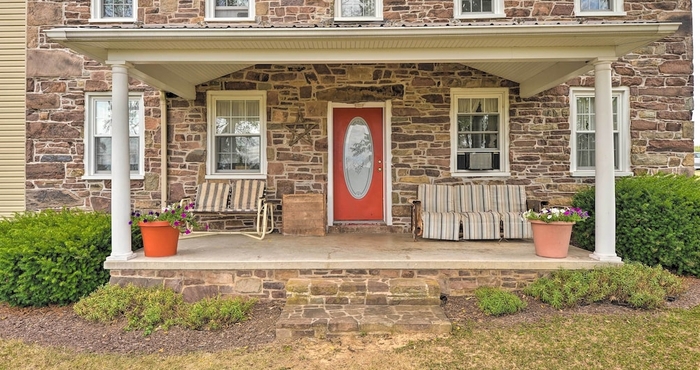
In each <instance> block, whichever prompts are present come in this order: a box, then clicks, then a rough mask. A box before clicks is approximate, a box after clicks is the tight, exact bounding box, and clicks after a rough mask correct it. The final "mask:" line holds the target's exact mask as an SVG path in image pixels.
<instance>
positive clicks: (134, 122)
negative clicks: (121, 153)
mask: <svg viewBox="0 0 700 370" xmlns="http://www.w3.org/2000/svg"><path fill="white" fill-rule="evenodd" d="M140 113H141V112H140V110H139V100H129V136H138V135H139V131H140V123H141V114H140Z"/></svg>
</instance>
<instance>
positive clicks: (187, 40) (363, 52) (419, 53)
mask: <svg viewBox="0 0 700 370" xmlns="http://www.w3.org/2000/svg"><path fill="white" fill-rule="evenodd" d="M679 26H680V23H627V22H621V23H607V22H605V23H585V24H581V23H579V22H575V23H574V22H572V23H561V22H560V23H521V24H517V23H500V24H499V23H471V24H458V25H440V26H427V25H426V26H423V25H421V26H405V25H404V26H366V25H363V26H354V27H336V26H325V27H323V26H301V25H294V26H287V27H277V26H275V27H253V26H248V27H230V26H220V27H216V26H197V25H189V26H159V27H153V26H150V27H144V26H136V25H134V26H118V27H112V26H110V27H72V28H54V29H51V30H47V31H46V35H47V36H48V37H49V38H51V39H52V40H53V41H55V42H58V43H60V44H62V45H64V46H66V47H68V48H70V49H72V50H75V51H77V52H79V53H82V54H84V55H86V56H88V57H90V58H92V59H95V60H97V61H99V62H101V63H119V62H127V63H129V64H130V65H131V66H132V68H131V69H130V71H129V73H130V74H131V75H132V76H133V77H136V78H138V79H140V80H142V81H144V82H146V83H148V84H149V85H151V86H154V87H156V88H159V89H162V90H165V91H168V92H172V93H175V94H177V95H179V96H181V97H183V98H186V99H194V98H195V96H196V93H195V86H196V85H198V84H201V83H204V82H207V81H210V80H212V79H215V78H218V77H221V76H224V75H227V74H229V73H232V72H235V71H238V70H241V69H243V68H246V67H249V66H252V65H254V64H270V63H275V64H301V63H333V64H335V63H462V64H465V65H467V66H469V67H472V68H475V69H478V70H481V71H484V72H487V73H490V74H493V75H496V76H500V77H502V78H505V79H508V80H511V81H515V82H517V83H519V84H520V95H521V96H522V97H529V96H532V95H535V94H537V93H539V92H541V91H544V90H546V89H548V88H551V87H553V86H556V85H558V84H560V83H562V82H565V81H567V80H568V79H570V78H573V77H576V76H579V75H581V74H583V73H586V72H588V71H590V70H592V69H593V64H592V62H593V61H596V60H599V59H605V60H615V59H617V58H618V57H620V56H623V55H625V54H628V53H630V52H632V51H633V50H635V49H637V48H639V47H642V46H645V45H648V44H650V43H652V42H654V41H657V40H660V39H662V38H664V37H666V36H670V35H672V34H673V33H674V32H676V30H677V29H678V27H679Z"/></svg>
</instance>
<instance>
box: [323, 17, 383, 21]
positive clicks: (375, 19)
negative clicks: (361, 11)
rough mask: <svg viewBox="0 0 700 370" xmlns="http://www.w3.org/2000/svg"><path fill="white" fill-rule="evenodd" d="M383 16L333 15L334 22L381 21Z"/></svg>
mask: <svg viewBox="0 0 700 370" xmlns="http://www.w3.org/2000/svg"><path fill="white" fill-rule="evenodd" d="M383 20H384V18H383V17H344V18H341V17H335V18H333V21H334V22H378V21H383Z"/></svg>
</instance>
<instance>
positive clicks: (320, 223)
mask: <svg viewBox="0 0 700 370" xmlns="http://www.w3.org/2000/svg"><path fill="white" fill-rule="evenodd" d="M282 234H283V235H304V236H307V235H312V236H324V235H326V199H325V197H324V196H323V194H284V195H282Z"/></svg>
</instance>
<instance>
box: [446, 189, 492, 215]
mask: <svg viewBox="0 0 700 370" xmlns="http://www.w3.org/2000/svg"><path fill="white" fill-rule="evenodd" d="M455 192H456V193H457V212H460V213H461V212H484V211H493V209H491V208H490V207H489V198H491V195H490V193H489V188H488V186H487V185H459V186H457V189H456V190H455Z"/></svg>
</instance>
